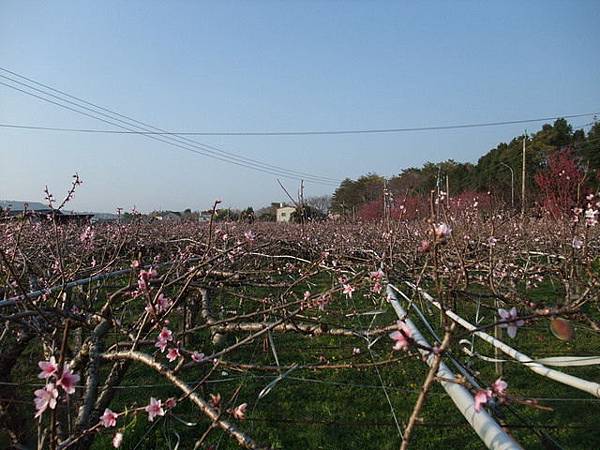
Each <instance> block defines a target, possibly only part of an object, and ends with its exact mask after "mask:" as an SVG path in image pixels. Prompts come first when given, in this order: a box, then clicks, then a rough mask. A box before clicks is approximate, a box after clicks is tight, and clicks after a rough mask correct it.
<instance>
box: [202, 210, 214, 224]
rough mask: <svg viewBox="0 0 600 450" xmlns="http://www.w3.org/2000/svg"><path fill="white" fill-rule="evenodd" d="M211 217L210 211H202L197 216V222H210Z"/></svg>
mask: <svg viewBox="0 0 600 450" xmlns="http://www.w3.org/2000/svg"><path fill="white" fill-rule="evenodd" d="M212 215H213V210H212V209H205V210H204V211H200V214H198V220H199V221H200V222H210V219H211V217H212Z"/></svg>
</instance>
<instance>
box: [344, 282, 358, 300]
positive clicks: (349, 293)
mask: <svg viewBox="0 0 600 450" xmlns="http://www.w3.org/2000/svg"><path fill="white" fill-rule="evenodd" d="M355 290H356V289H355V288H354V287H352V286H351V285H350V284H345V285H344V290H343V292H344V295H346V296H347V297H348V298H352V293H353V292H354V291H355Z"/></svg>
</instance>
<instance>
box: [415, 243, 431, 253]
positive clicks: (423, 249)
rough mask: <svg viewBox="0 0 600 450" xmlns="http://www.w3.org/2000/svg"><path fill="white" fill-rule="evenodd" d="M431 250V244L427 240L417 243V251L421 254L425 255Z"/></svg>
mask: <svg viewBox="0 0 600 450" xmlns="http://www.w3.org/2000/svg"><path fill="white" fill-rule="evenodd" d="M430 249H431V243H430V242H429V241H427V240H422V241H421V242H420V243H419V248H418V251H419V252H421V253H427V252H428V251H429V250H430Z"/></svg>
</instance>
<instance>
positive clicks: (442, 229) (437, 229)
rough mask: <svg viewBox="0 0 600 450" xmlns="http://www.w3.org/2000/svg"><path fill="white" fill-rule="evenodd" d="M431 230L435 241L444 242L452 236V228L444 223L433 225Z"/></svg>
mask: <svg viewBox="0 0 600 450" xmlns="http://www.w3.org/2000/svg"><path fill="white" fill-rule="evenodd" d="M433 230H434V233H435V237H436V238H437V239H442V240H445V239H448V238H449V237H450V235H451V234H452V228H450V226H449V225H447V224H445V223H438V224H436V225H434V226H433Z"/></svg>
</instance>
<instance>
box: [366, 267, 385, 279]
mask: <svg viewBox="0 0 600 450" xmlns="http://www.w3.org/2000/svg"><path fill="white" fill-rule="evenodd" d="M383 275H384V273H383V270H381V269H379V270H377V271H375V272H371V273H369V276H370V277H371V279H372V280H373V281H381V280H382V279H383Z"/></svg>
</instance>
